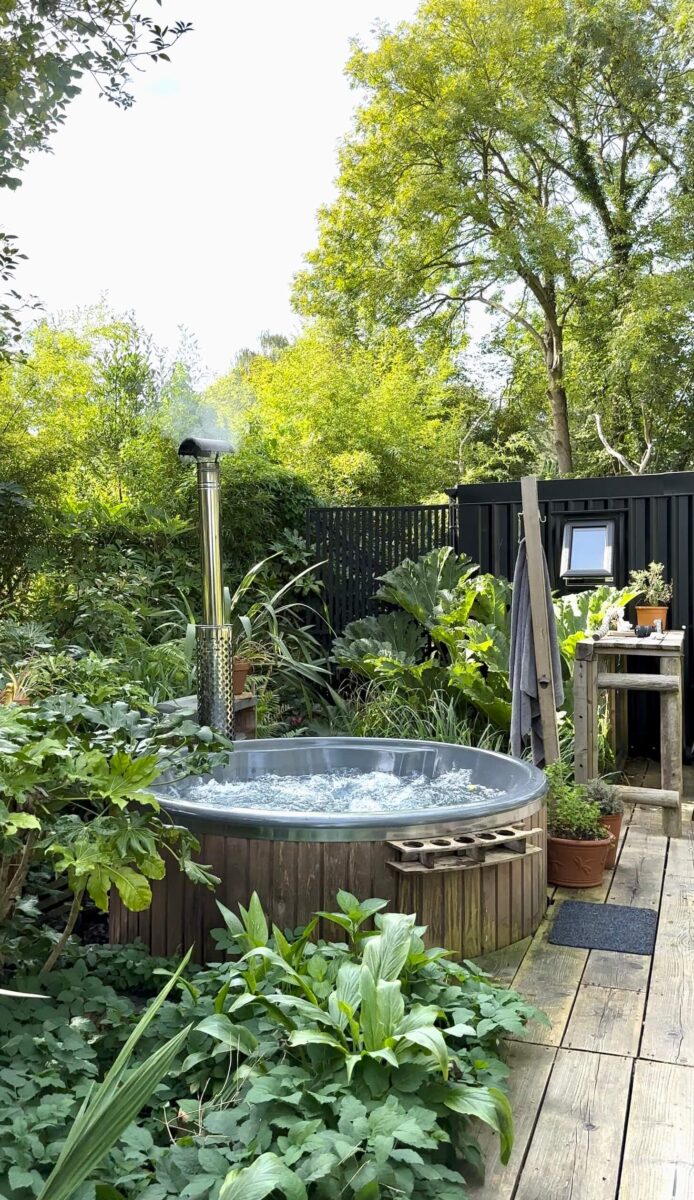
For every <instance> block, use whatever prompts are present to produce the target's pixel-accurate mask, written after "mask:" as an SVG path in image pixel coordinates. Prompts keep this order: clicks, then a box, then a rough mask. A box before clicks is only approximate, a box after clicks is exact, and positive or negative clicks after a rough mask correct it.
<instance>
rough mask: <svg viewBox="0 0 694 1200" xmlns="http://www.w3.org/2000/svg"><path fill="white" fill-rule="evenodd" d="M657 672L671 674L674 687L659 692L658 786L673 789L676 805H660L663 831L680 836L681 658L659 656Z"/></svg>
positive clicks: (667, 834) (673, 835)
mask: <svg viewBox="0 0 694 1200" xmlns="http://www.w3.org/2000/svg"><path fill="white" fill-rule="evenodd" d="M660 674H661V676H663V675H664V676H666V677H667V676H673V675H674V676H675V678H676V679H677V682H678V684H679V687H678V689H677V691H667V692H661V693H660V786H661V788H663V789H664V790H666V791H673V792H677V794H678V796H679V804H678V805H677V808H664V809H663V833H664V834H665V836H666V837H681V836H682V659H681V658H675V657H674V655H673V656H672V657H670V656H668V657H667V658H661V660H660Z"/></svg>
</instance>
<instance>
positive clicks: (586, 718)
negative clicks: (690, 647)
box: [574, 630, 684, 837]
mask: <svg viewBox="0 0 694 1200" xmlns="http://www.w3.org/2000/svg"><path fill="white" fill-rule="evenodd" d="M629 655H632V656H634V655H639V656H640V657H643V658H655V659H657V660H658V662H659V666H660V673H659V674H653V675H645V674H636V673H635V674H631V675H629V674H627V673H626V671H620V672H618V671H615V670H614V669H613V670H601V661H600V660H601V659H602V660H603V663H602V665H603V666H604V667H608V668H609V667H614V662H615V660H616V659H618V658H620V659H621V658H628V657H629ZM683 655H684V630H673V631H671V632H668V633H652V634H650V636H649V637H647V638H637V637H636V636H634V635H632V636H628V635H624V634H618V633H615V634H613V633H609V634H607V635H606V636H605V637H604V638H601V639H600V640H599V641H593V640H592V639H590V638H586V639H585V641H582V642H579V643H578V645H577V646H576V663H575V669H574V724H575V743H574V777H575V779H576V782H577V783H585V782H586V781H587V780H588V779H594V778H595V776H596V775H597V774H598V693H599V692H600V691H616V692H618V693H619V694H620V700H621V699H622V698H623V699H624V700H626V695H625V693H626V692H629V691H644V692H658V693H659V695H660V787H659V788H643V787H628V786H624V787H623V786H617V787H615V789H614V790H615V792H616V794H617V795H618V796H619V798H620V799H621V800H623V801H625V802H626V803H627V804H649V805H656V806H657V807H659V808H662V810H663V833H664V834H665V835H666V836H667V837H679V836H680V835H681V832H682V659H683ZM606 659H607V660H608V661H607V662H605V660H606ZM610 659H611V660H612V662H610V661H609V660H610ZM615 714H616V718H617V728H618V730H619V738H620V740H622V739H624V740H625V741H626V736H627V728H626V725H627V721H626V705H625V704H623V703H619V702H618V703H617V704H615Z"/></svg>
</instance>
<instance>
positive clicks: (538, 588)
mask: <svg viewBox="0 0 694 1200" xmlns="http://www.w3.org/2000/svg"><path fill="white" fill-rule="evenodd" d="M521 500H522V503H523V528H524V532H525V550H526V554H527V560H528V583H529V587H530V611H531V614H532V620H533V644H534V648H535V667H536V671H537V682H538V692H539V697H538V698H539V701H540V720H541V722H542V738H543V741H544V745H545V762H546V763H553V762H556V761H557V760H558V758H559V734H558V732H557V711H556V708H555V703H554V675H553V672H552V653H551V648H550V636H549V621H548V619H547V607H546V599H545V569H544V554H543V550H542V539H541V537H540V506H539V503H538V499H537V479H536V478H535V476H534V475H528V476H526V477H525V478H524V479H521Z"/></svg>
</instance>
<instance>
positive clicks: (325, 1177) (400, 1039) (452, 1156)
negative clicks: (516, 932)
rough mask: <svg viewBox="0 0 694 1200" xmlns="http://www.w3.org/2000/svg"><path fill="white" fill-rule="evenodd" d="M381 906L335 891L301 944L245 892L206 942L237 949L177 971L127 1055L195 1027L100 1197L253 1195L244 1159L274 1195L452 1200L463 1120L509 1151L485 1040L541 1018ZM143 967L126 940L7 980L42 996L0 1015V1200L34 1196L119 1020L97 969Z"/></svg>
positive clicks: (469, 1141)
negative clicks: (180, 977)
mask: <svg viewBox="0 0 694 1200" xmlns="http://www.w3.org/2000/svg"><path fill="white" fill-rule="evenodd" d="M383 908H384V903H383V901H378V900H367V901H364V902H362V903H359V901H358V900H357V899H356V898H355V897H353V896H350V895H349V894H347V893H344V892H343V893H339V894H338V909H337V911H336V912H335V913H334V914H331V915H330V920H331V922H332V931H333V936H335V935H337V937H338V938H340V939H344V940H339V941H319V942H317V943H315V942H313V941H311V940H309V939H308V938H307V936H306V934H307V932H308V931H303V932H302V933H300V934H298V935H297V934H292V933H291V932H289V931H287V932H286V934H285V933H282V932H281V931H280V930H279V929H277V928H273V929H272V930H270V929H269V927H268V923H267V919H266V917H265V915H264V913H263V911H262V908H261V906H260V903H259V901H258V899H257V897H253V898H252V899H251V903H250V905H249V908H248V911H244V910H242V911H241V919H239V918H238V917H236V916H235V915H234V914H232V913H230V912H228V911H226V910H223V916H224V919H225V922H226V929H224V930H223V931H220V932H219V933H218V934H217V939H218V942H219V944H220V947H223V948H226V949H228V950H229V951H231V952H232V953H233V954H234V955H235V960H234V961H233V962H229V963H226V964H224V963H220V964H216V965H212V966H209V967H207V968H205V969H204V970H202V969H196V970H195V971H193V972H191V971H188V972H187V979H186V982H185V986H184V987H183V988H182V990H181V993H180V996H179V997H178V998H177V999H176V1000H175V1001H173V1000H169V1001H167V1002H166V1003H164V1004H163V1005H162V1007H161V1009H160V1012H159V1014H158V1016H157V1018H156V1021H155V1022H154V1023H153V1024H152V1026H151V1027H150V1028H149V1029H148V1030H147V1031H146V1032H145V1034H144V1035H143V1037H142V1040H141V1044H140V1046H139V1047H138V1054H139V1055H140V1056H141V1057H144V1056H146V1055H147V1054H149V1053H151V1052H152V1050H153V1049H155V1048H156V1047H157V1046H158V1045H160V1044H161V1043H162V1042H163V1041H165V1040H166V1039H170V1038H172V1037H175V1036H176V1035H177V1034H180V1032H181V1031H182V1030H184V1029H186V1028H187V1027H188V1026H191V1025H192V1026H193V1031H192V1032H191V1033H190V1034H189V1035H188V1037H187V1044H186V1047H185V1051H183V1052H182V1053H181V1054H179V1055H178V1057H177V1059H176V1061H175V1062H174V1064H173V1066H172V1069H171V1071H170V1073H169V1075H168V1078H167V1079H166V1080H165V1081H164V1082H163V1083H162V1085H161V1086H160V1087H159V1088H158V1089H157V1092H156V1102H154V1103H151V1104H150V1106H149V1109H147V1110H145V1113H144V1114H143V1116H142V1117H141V1118H140V1119H139V1120H138V1122H137V1124H135V1125H132V1126H130V1128H129V1129H128V1130H127V1132H126V1134H125V1136H124V1137H123V1138H122V1139H121V1140H120V1141H119V1143H118V1144H117V1145H116V1146H115V1147H114V1149H113V1150H111V1151H110V1152H109V1154H108V1156H107V1158H106V1159H105V1160H104V1162H103V1163H102V1164H101V1166H100V1167H99V1169H98V1170H97V1171H96V1173H95V1179H96V1180H97V1181H98V1180H102V1181H104V1182H106V1181H108V1183H109V1185H110V1188H111V1189H115V1191H114V1190H110V1191H109V1193H108V1194H109V1196H110V1197H111V1198H112V1200H115V1197H116V1196H123V1197H127V1198H128V1200H135V1198H136V1197H142V1198H143V1200H145V1198H146V1200H164V1198H165V1197H168V1196H177V1197H178V1196H182V1197H193V1196H203V1197H206V1198H207V1197H209V1198H210V1200H216V1198H217V1197H218V1196H219V1195H220V1188H221V1187H222V1185H224V1190H223V1192H222V1193H221V1194H222V1195H223V1196H224V1197H226V1200H229V1197H234V1196H238V1197H241V1196H242V1195H255V1194H256V1193H255V1192H254V1191H252V1190H249V1192H247V1193H246V1192H244V1191H243V1188H242V1186H241V1185H242V1184H244V1185H245V1186H246V1187H248V1188H249V1189H250V1185H251V1182H252V1181H253V1180H254V1179H256V1178H257V1175H258V1173H259V1171H260V1166H259V1164H263V1168H264V1169H266V1170H269V1171H271V1172H272V1173H273V1174H271V1175H270V1176H268V1178H270V1179H273V1180H274V1184H275V1185H276V1186H277V1188H278V1190H279V1192H280V1194H281V1192H282V1188H283V1187H286V1188H287V1191H286V1193H285V1194H286V1195H288V1196H290V1197H291V1196H296V1197H303V1198H304V1200H328V1198H336V1197H338V1196H347V1197H350V1196H352V1197H361V1198H362V1200H363V1198H364V1197H367V1196H374V1197H377V1196H379V1195H381V1196H383V1195H386V1194H389V1193H390V1192H391V1190H392V1189H393V1188H397V1189H398V1190H401V1191H404V1192H406V1194H408V1195H412V1196H415V1197H422V1198H426V1197H441V1198H443V1197H445V1196H449V1195H450V1196H451V1197H453V1196H455V1197H461V1196H463V1197H464V1196H465V1194H466V1189H465V1185H464V1180H463V1177H462V1175H461V1173H460V1172H461V1169H463V1168H464V1169H465V1171H466V1173H470V1174H471V1175H475V1174H478V1173H480V1172H481V1170H482V1169H483V1164H482V1161H481V1158H480V1155H479V1149H478V1147H477V1142H476V1136H475V1133H476V1127H477V1122H478V1121H479V1120H481V1121H483V1122H486V1123H488V1124H490V1125H492V1127H493V1128H495V1129H496V1130H497V1131H498V1132H499V1135H500V1152H501V1154H502V1157H503V1158H505V1157H506V1156H507V1154H508V1152H509V1150H510V1146H511V1139H512V1130H511V1114H510V1109H509V1106H508V1101H507V1100H506V1098H505V1096H504V1086H505V1078H506V1074H507V1072H506V1068H505V1067H504V1064H503V1062H502V1061H501V1059H500V1057H499V1048H500V1040H501V1038H502V1037H504V1036H506V1035H509V1034H520V1033H521V1032H522V1030H523V1028H524V1025H525V1024H526V1022H527V1021H528V1020H529V1019H531V1018H537V1017H538V1015H539V1014H537V1013H536V1011H535V1010H534V1009H532V1008H531V1007H530V1006H528V1005H526V1004H524V1003H523V1002H522V1001H521V1000H520V998H519V997H518V996H516V995H515V994H514V993H513V992H509V991H507V990H505V989H501V988H498V987H496V986H494V985H493V984H492V983H491V982H490V981H489V980H488V979H487V978H485V977H484V976H483V975H482V974H481V973H480V972H478V971H477V970H476V969H475V968H474V967H473V966H472V965H471V964H463V965H457V964H454V963H451V962H449V961H448V959H447V957H446V955H445V952H444V951H442V950H437V949H425V947H424V944H423V942H422V940H421V934H422V932H423V930H422V928H421V927H418V926H416V924H415V918H414V917H412V916H405V915H398V914H393V915H389V914H383V913H382V912H381V911H380V910H382V909H383ZM374 915H375V920H376V925H377V928H376V930H375V931H374V930H372V931H371V932H368V931H367V922H368V921H369V919H370V918H372V917H373V916H374ZM239 955H240V956H241V957H239ZM131 961H132V965H130V964H131ZM159 966H160V964H159V963H157V961H156V960H148V959H147V957H146V956H145V955H144V954H143V953H142V951H140V950H137V949H136V948H133V949H119V948H110V949H108V950H87V951H86V952H85V953H84V954H81V955H80V956H79V957H77V959H76V960H75V961H74V962H73V963H72V965H66V966H64V967H63V966H62V965H61V969H59V970H58V971H57V972H55V973H54V974H53V975H51V976H48V977H41V978H40V979H37V978H36V977H35V976H33V975H32V974H31V973H28V972H24V973H20V974H18V975H15V976H14V978H13V979H12V980H11V986H12V987H16V988H17V989H21V990H24V991H37V990H41V991H42V992H43V993H44V994H45V995H46V996H47V997H48V998H47V999H45V1000H43V1001H22V1002H21V1003H20V1002H14V1001H12V1000H11V999H8V998H7V997H4V999H3V1004H2V1005H1V1006H0V1029H1V1030H2V1038H1V1039H0V1042H1V1048H0V1064H1V1070H0V1094H1V1095H2V1099H3V1101H4V1103H3V1104H2V1106H1V1111H2V1115H1V1116H0V1164H1V1167H2V1170H1V1171H0V1178H2V1183H0V1195H2V1197H3V1200H33V1197H35V1196H36V1195H37V1193H38V1191H39V1190H40V1187H41V1184H42V1180H43V1179H45V1177H46V1175H47V1173H48V1171H49V1170H50V1168H51V1166H52V1164H53V1163H54V1162H55V1161H56V1158H57V1156H58V1154H59V1152H60V1148H61V1144H62V1141H63V1138H64V1137H65V1133H66V1128H67V1125H68V1123H69V1122H70V1121H71V1120H72V1119H73V1118H74V1116H75V1115H76V1112H77V1109H78V1107H79V1104H80V1103H81V1098H82V1097H83V1096H84V1095H85V1094H86V1091H87V1089H88V1088H89V1086H90V1084H91V1083H92V1081H93V1080H95V1079H96V1078H98V1077H99V1076H100V1075H101V1074H102V1073H103V1072H104V1070H105V1069H106V1068H108V1067H109V1066H110V1064H111V1063H112V1062H113V1061H114V1059H115V1057H116V1054H117V1052H118V1050H119V1049H120V1047H121V1046H122V1045H123V1043H124V1042H125V1040H126V1038H127V1036H128V1034H129V1033H130V1032H131V1030H132V1028H133V1026H134V1023H135V1021H136V1019H137V1016H138V1008H137V1005H136V1004H135V1003H134V1002H133V999H132V998H129V997H128V996H126V995H124V994H122V993H121V994H120V995H119V994H118V992H116V991H114V990H113V987H112V986H111V981H113V979H114V974H115V973H116V972H120V971H122V972H123V978H124V979H127V978H128V976H129V977H130V978H132V977H133V974H134V973H135V974H136V975H137V977H138V979H139V980H140V984H141V985H142V983H146V985H148V987H149V990H150V991H152V990H155V988H156V977H155V976H153V974H152V972H153V971H154V970H156V969H158V968H159ZM147 970H149V977H148V978H146V979H143V972H146V971H147ZM47 1052H48V1053H49V1054H50V1064H48V1063H47V1060H46V1054H47ZM126 1086H127V1084H126ZM225 1181H226V1183H225ZM290 1189H293V1190H290ZM89 1194H91V1193H90V1192H89V1191H88V1190H87V1191H85V1192H84V1195H85V1197H86V1196H87V1195H89ZM97 1194H98V1193H97ZM265 1194H269V1192H266V1193H265ZM79 1195H80V1196H81V1195H82V1193H81V1192H80V1193H79ZM75 1200H77V1197H75Z"/></svg>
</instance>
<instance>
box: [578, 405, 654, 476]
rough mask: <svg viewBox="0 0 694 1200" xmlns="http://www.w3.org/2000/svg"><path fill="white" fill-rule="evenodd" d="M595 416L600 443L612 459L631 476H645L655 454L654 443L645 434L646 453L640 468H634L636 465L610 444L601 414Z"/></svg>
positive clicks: (643, 455)
mask: <svg viewBox="0 0 694 1200" xmlns="http://www.w3.org/2000/svg"><path fill="white" fill-rule="evenodd" d="M593 416H594V417H595V424H596V426H597V430H598V437H599V438H600V441H601V442H602V444H603V446H604V447H605V449H606V451H607V453H608V454H609V455H611V457H612V458H615V459H616V460H617V462H618V463H619V464H620V466H622V467H624V470H625V471H628V472H629V474H630V475H643V473H644V471H645V470H646V467H647V466H648V464H649V462H650V461H651V455H652V454H653V442H652V441H651V440H650V438H649V437H648V434H647V433H645V436H646V449H645V450H644V452H643V454H642V456H641V461H640V463H639V464H638V466H634V465H632V463H630V462H629V459H628V458H627V457H626V455H624V454H621V453H620V451H619V450H615V448H614V446H611V445H610V443H609V442H608V440H607V438H606V437H605V433H604V430H603V427H602V420H601V419H600V414H599V413H593ZM644 432H645V430H644Z"/></svg>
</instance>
